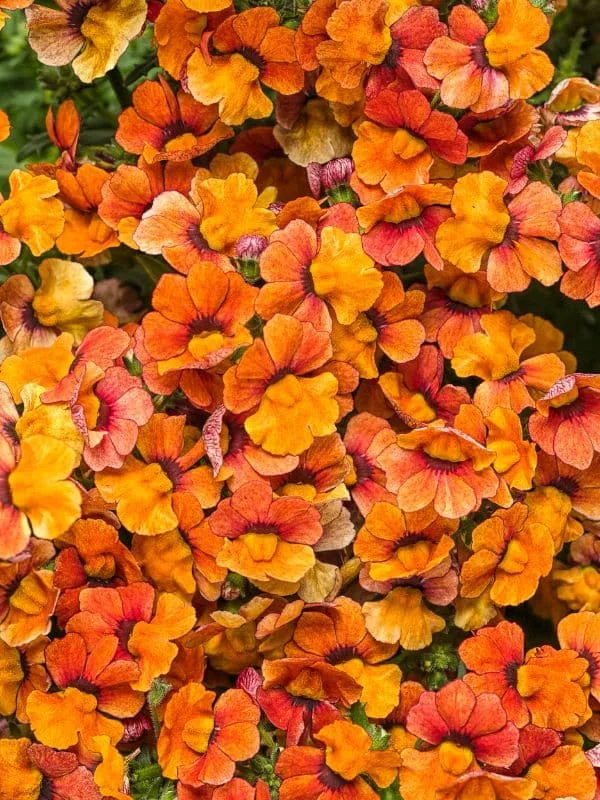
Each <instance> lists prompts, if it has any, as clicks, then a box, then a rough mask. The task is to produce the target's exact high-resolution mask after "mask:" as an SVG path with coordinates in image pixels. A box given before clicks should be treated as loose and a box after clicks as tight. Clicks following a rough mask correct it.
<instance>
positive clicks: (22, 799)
mask: <svg viewBox="0 0 600 800" xmlns="http://www.w3.org/2000/svg"><path fill="white" fill-rule="evenodd" d="M31 745H32V742H31V740H30V739H26V738H19V739H8V738H2V739H0V758H2V764H3V765H4V769H3V770H2V772H1V773H0V796H1V797H6V798H9V797H10V798H14V800H37V798H38V797H39V796H40V790H41V788H42V777H43V776H42V773H41V772H40V770H39V769H38V768H37V767H36V766H35V764H32V763H31V760H30V758H29V754H28V751H29V748H30V747H31Z"/></svg>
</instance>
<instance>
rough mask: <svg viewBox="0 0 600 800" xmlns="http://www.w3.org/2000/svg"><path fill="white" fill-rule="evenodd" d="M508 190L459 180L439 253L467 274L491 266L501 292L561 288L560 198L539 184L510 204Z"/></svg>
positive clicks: (490, 182)
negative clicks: (533, 282) (558, 285)
mask: <svg viewBox="0 0 600 800" xmlns="http://www.w3.org/2000/svg"><path fill="white" fill-rule="evenodd" d="M522 2H525V3H527V4H529V0H522ZM507 185H508V184H507V182H506V181H505V180H503V179H502V178H499V177H498V176H497V175H494V174H493V173H492V172H480V173H474V174H470V175H465V176H463V177H462V178H459V179H458V181H457V182H456V185H455V187H454V194H453V196H452V204H451V207H452V211H454V214H455V216H454V218H453V219H449V220H447V221H446V222H444V223H442V225H440V227H439V228H438V232H437V236H436V245H437V248H438V250H439V251H440V253H441V255H442V257H443V258H446V259H447V260H448V261H450V262H451V263H452V264H454V265H455V266H457V267H458V268H459V269H461V270H462V271H463V272H477V270H479V269H480V267H481V266H482V265H486V269H487V277H488V281H489V283H490V286H491V287H492V288H493V289H495V290H496V291H498V292H521V291H523V290H524V289H526V288H527V287H528V286H529V284H530V283H531V279H532V278H536V279H537V280H539V281H540V283H543V284H544V285H545V286H549V285H551V284H553V283H556V281H557V280H558V279H559V278H560V276H561V262H560V256H559V255H558V252H557V250H556V247H555V246H554V245H553V244H552V243H551V241H548V240H556V239H558V236H559V234H560V228H559V225H558V216H559V214H560V211H561V208H562V205H561V201H560V198H559V196H558V195H557V194H555V193H554V192H553V191H552V189H550V188H549V187H548V186H546V185H545V184H543V183H540V182H537V181H534V182H532V183H530V184H528V185H527V186H526V188H525V189H523V191H522V192H520V194H518V195H517V196H516V197H514V198H513V199H512V200H511V201H510V202H509V203H508V204H506V203H505V201H504V198H503V195H504V192H505V190H506V188H507Z"/></svg>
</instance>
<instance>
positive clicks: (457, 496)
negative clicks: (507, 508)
mask: <svg viewBox="0 0 600 800" xmlns="http://www.w3.org/2000/svg"><path fill="white" fill-rule="evenodd" d="M493 461H494V453H493V452H492V451H491V450H488V449H486V448H485V447H484V446H483V445H482V444H480V443H479V442H478V441H476V440H475V439H474V438H472V437H471V436H470V435H469V434H467V433H464V432H463V431H461V430H460V429H458V428H452V427H448V426H446V425H444V424H443V423H441V422H440V423H432V424H431V425H430V426H429V427H426V428H416V429H415V430H413V431H411V432H410V433H404V434H400V435H399V436H398V437H397V443H396V444H393V445H391V446H390V447H388V448H387V449H386V450H384V452H383V453H382V454H381V455H380V456H379V458H378V463H379V464H380V466H382V467H383V468H384V469H385V471H386V474H387V488H388V489H390V490H391V491H392V492H397V498H398V505H399V507H400V508H402V509H403V510H404V511H419V510H420V509H422V508H425V507H426V506H428V505H429V504H430V503H433V506H434V508H435V510H436V511H437V513H438V514H439V515H440V516H442V517H448V518H450V519H457V518H458V517H461V516H463V515H464V514H468V513H469V512H471V511H473V510H475V509H477V508H479V506H480V505H481V502H482V501H483V499H484V498H486V497H492V496H493V495H494V494H495V492H496V490H497V488H498V478H497V476H496V475H495V473H494V471H493V470H492V468H491V466H490V465H491V464H492V463H493Z"/></svg>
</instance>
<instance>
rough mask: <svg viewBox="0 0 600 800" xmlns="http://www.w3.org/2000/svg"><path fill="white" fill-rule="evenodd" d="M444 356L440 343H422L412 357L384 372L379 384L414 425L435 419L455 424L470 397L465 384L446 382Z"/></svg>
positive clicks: (402, 415)
mask: <svg viewBox="0 0 600 800" xmlns="http://www.w3.org/2000/svg"><path fill="white" fill-rule="evenodd" d="M443 378H444V358H443V356H442V354H441V353H440V351H439V350H438V349H437V347H434V346H433V345H423V347H421V349H420V350H419V354H418V355H417V357H416V358H414V359H412V360H411V361H407V362H406V363H405V364H400V365H398V366H397V367H396V369H395V371H394V372H385V373H384V374H383V375H382V376H381V377H380V378H379V386H380V388H381V391H382V392H383V394H384V395H385V398H386V400H387V401H388V403H389V404H390V405H391V406H392V408H393V409H394V411H395V412H396V414H397V415H398V416H399V417H400V419H401V420H402V422H404V423H405V424H406V425H408V426H409V427H411V428H415V427H419V426H420V425H426V424H427V423H429V422H433V421H434V420H436V419H441V420H444V421H445V422H446V423H447V424H448V425H452V423H453V422H454V418H455V417H456V415H457V413H458V411H459V409H460V406H461V405H463V404H465V403H470V402H471V398H470V396H469V393H468V392H467V390H466V389H465V388H464V387H462V386H453V385H452V384H450V383H446V384H443Z"/></svg>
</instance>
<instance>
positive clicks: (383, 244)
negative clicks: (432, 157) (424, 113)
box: [356, 151, 452, 269]
mask: <svg viewBox="0 0 600 800" xmlns="http://www.w3.org/2000/svg"><path fill="white" fill-rule="evenodd" d="M379 152H381V151H379ZM451 197H452V193H451V190H450V189H449V188H447V187H446V186H442V184H428V185H426V186H406V187H403V188H402V189H400V190H399V191H397V192H395V193H393V194H391V195H389V196H387V197H384V198H382V199H381V200H374V201H373V202H369V203H367V204H366V205H363V206H361V208H359V209H358V210H357V212H356V214H357V217H358V221H359V222H360V224H361V226H362V227H363V228H364V229H365V233H364V234H363V237H362V238H363V247H364V249H365V252H366V253H368V254H369V255H370V256H371V257H372V258H374V259H375V261H377V262H378V263H379V264H383V265H384V266H386V267H391V266H404V265H405V264H409V263H410V262H411V261H414V259H415V258H417V256H419V255H420V254H421V253H423V256H424V257H425V258H426V259H427V261H429V262H430V263H431V264H432V265H433V266H434V267H435V268H436V269H441V268H442V266H443V262H442V260H441V258H440V255H439V253H438V251H437V249H436V246H435V235H436V232H437V229H438V228H439V226H440V225H441V223H442V222H444V221H445V220H447V219H448V218H449V217H450V216H451V212H450V210H449V209H448V208H445V206H447V205H448V203H449V202H450V199H451Z"/></svg>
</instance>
